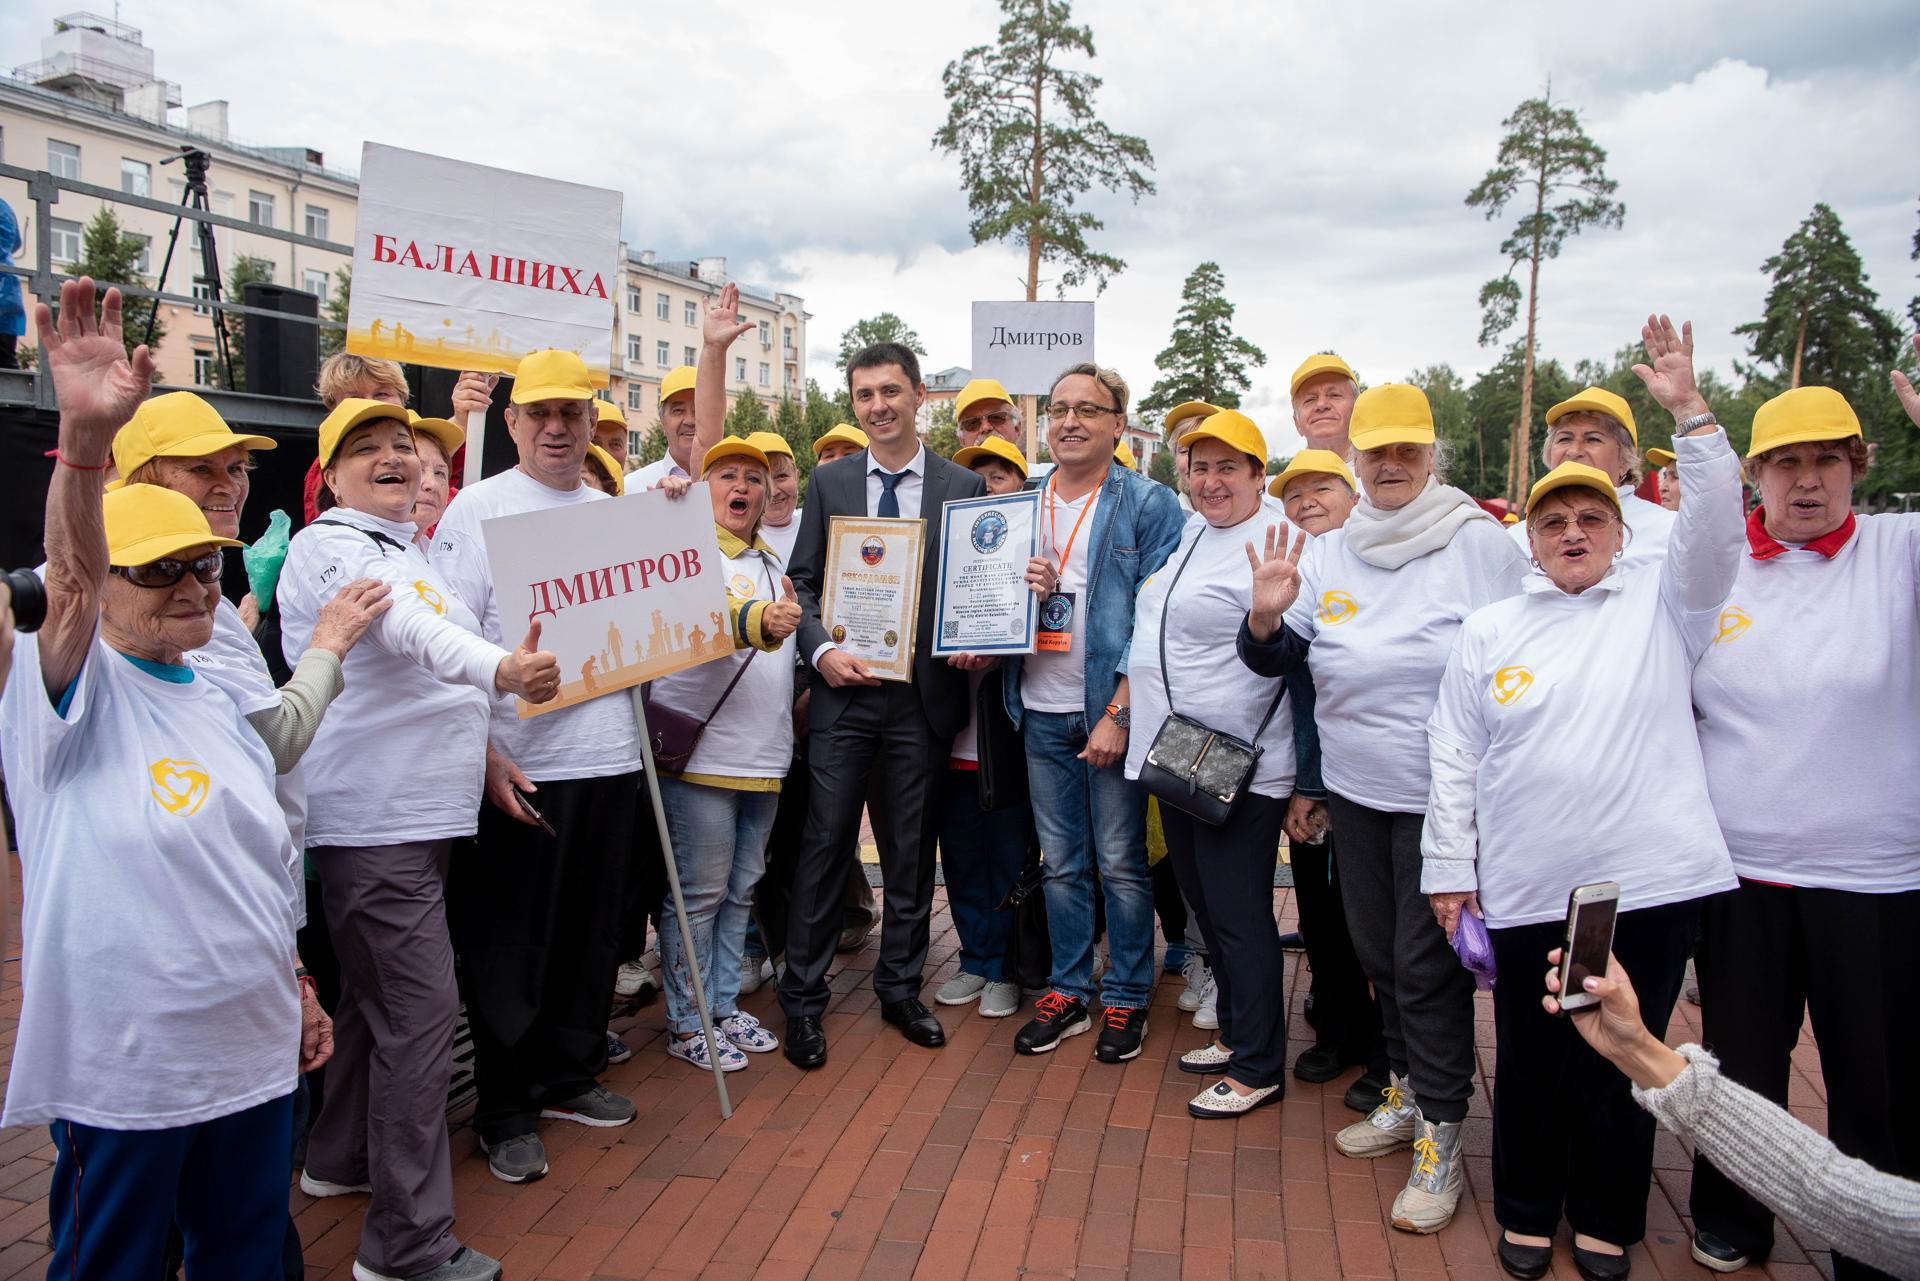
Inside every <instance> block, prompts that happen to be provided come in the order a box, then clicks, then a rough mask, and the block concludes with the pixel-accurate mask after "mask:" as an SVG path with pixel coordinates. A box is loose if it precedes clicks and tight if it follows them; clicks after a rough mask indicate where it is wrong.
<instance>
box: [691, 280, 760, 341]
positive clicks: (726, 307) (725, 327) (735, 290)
mask: <svg viewBox="0 0 1920 1281" xmlns="http://www.w3.org/2000/svg"><path fill="white" fill-rule="evenodd" d="M739 317H740V286H738V285H733V284H729V285H727V286H725V287H724V288H722V289H721V290H720V296H719V297H718V298H716V299H714V300H713V305H712V306H710V307H708V308H707V319H706V323H705V324H704V325H702V326H701V328H700V336H701V338H702V339H703V340H705V341H706V342H707V343H709V344H713V343H718V344H719V345H720V346H721V347H722V348H726V347H731V346H733V343H734V340H735V339H736V338H738V337H740V335H741V334H744V333H746V332H747V330H749V329H752V328H753V322H752V321H750V320H741V319H740V318H739Z"/></svg>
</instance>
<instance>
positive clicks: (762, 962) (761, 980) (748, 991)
mask: <svg viewBox="0 0 1920 1281" xmlns="http://www.w3.org/2000/svg"><path fill="white" fill-rule="evenodd" d="M772 978H773V961H772V960H771V959H769V958H767V957H764V956H763V957H760V958H759V959H758V960H755V959H754V958H753V957H751V956H749V957H748V958H747V964H746V967H745V968H744V969H742V970H741V971H740V995H742V996H752V995H753V994H754V993H755V992H758V991H759V990H760V989H761V988H763V987H765V986H766V985H767V983H768V982H769V981H771V980H772Z"/></svg>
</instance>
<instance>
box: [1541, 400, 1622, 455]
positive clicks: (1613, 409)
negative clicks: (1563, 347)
mask: <svg viewBox="0 0 1920 1281" xmlns="http://www.w3.org/2000/svg"><path fill="white" fill-rule="evenodd" d="M1582 412H1585V413H1589V414H1605V415H1606V416H1607V417H1609V418H1612V419H1614V420H1615V421H1617V422H1618V423H1619V424H1620V425H1621V426H1622V427H1625V428H1626V429H1627V435H1629V436H1631V437H1632V438H1633V443H1634V444H1635V445H1638V444H1639V443H1640V429H1639V428H1638V427H1636V426H1634V423H1633V406H1632V405H1629V404H1628V403H1627V398H1626V397H1625V396H1621V395H1617V394H1615V393H1613V392H1610V391H1608V390H1607V389H1606V388H1605V387H1583V388H1581V389H1580V390H1579V391H1577V392H1575V393H1574V394H1573V395H1571V396H1569V397H1567V398H1566V399H1565V400H1563V401H1561V402H1560V403H1559V404H1557V405H1555V406H1554V407H1553V408H1552V409H1549V410H1548V411H1547V426H1549V427H1551V426H1553V425H1554V424H1555V423H1557V422H1559V421H1560V420H1561V419H1562V418H1565V417H1566V416H1567V415H1568V414H1577V413H1582Z"/></svg>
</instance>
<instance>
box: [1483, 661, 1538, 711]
mask: <svg viewBox="0 0 1920 1281" xmlns="http://www.w3.org/2000/svg"><path fill="white" fill-rule="evenodd" d="M1532 688H1533V669H1532V668H1530V667H1503V668H1501V669H1500V670H1499V671H1497V672H1495V673H1494V674H1493V701H1494V702H1496V703H1498V704H1500V706H1502V707H1505V706H1507V705H1508V704H1509V703H1514V702H1517V701H1519V698H1520V696H1521V695H1522V694H1524V693H1526V692H1527V691H1528V690H1530V689H1532Z"/></svg>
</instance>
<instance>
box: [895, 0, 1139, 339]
mask: <svg viewBox="0 0 1920 1281" xmlns="http://www.w3.org/2000/svg"><path fill="white" fill-rule="evenodd" d="M1000 9H1001V12H1002V13H1004V14H1006V21H1005V22H1002V23H1001V24H1000V33H999V38H998V40H997V41H995V43H993V44H990V45H986V44H983V45H975V46H974V47H973V48H971V49H968V50H967V51H966V52H965V53H963V54H961V55H960V56H959V57H958V58H956V59H954V60H953V61H952V62H950V63H948V64H947V67H946V70H945V71H944V72H942V73H941V76H940V83H941V86H942V87H943V89H944V90H945V93H946V97H947V122H946V123H945V124H944V125H942V126H941V127H940V128H939V129H938V130H936V131H935V133H934V135H933V145H934V146H935V147H936V148H937V149H939V150H941V151H944V152H947V153H948V154H950V155H957V156H958V157H959V158H960V184H961V186H962V187H963V188H964V189H965V191H966V193H967V209H968V211H969V212H970V213H971V214H972V215H973V221H972V222H971V223H970V224H968V228H967V229H968V230H969V231H970V232H972V233H973V242H974V243H975V244H977V245H978V244H986V243H987V242H988V241H994V240H1005V241H1009V242H1012V243H1015V244H1023V245H1024V246H1025V247H1026V251H1027V300H1028V301H1029V302H1031V301H1033V300H1034V299H1036V298H1038V297H1039V296H1040V295H1039V289H1040V267H1041V264H1042V263H1047V264H1051V265H1055V266H1058V267H1059V268H1060V277H1059V281H1058V284H1057V289H1058V292H1059V293H1060V294H1061V295H1062V296H1064V295H1065V293H1066V291H1067V290H1068V289H1077V288H1079V287H1080V286H1082V285H1084V284H1086V283H1087V282H1088V281H1092V282H1093V286H1094V291H1095V292H1096V293H1098V292H1100V291H1102V290H1104V289H1105V288H1106V287H1107V281H1108V280H1109V279H1110V278H1111V277H1112V276H1114V275H1115V274H1117V273H1119V272H1120V271H1122V270H1124V269H1125V268H1126V265H1127V264H1126V263H1125V262H1123V261H1122V260H1120V259H1119V258H1116V257H1115V256H1113V255H1112V254H1107V253H1101V252H1099V251H1097V250H1095V249H1094V248H1093V246H1092V245H1090V244H1088V243H1087V234H1088V233H1089V232H1094V231H1099V230H1100V229H1101V228H1102V227H1104V226H1105V224H1104V223H1102V222H1101V221H1100V219H1098V218H1096V217H1094V215H1092V214H1091V213H1088V212H1087V211H1086V210H1084V209H1078V208H1075V204H1076V202H1077V201H1078V200H1079V199H1080V198H1081V197H1082V196H1084V195H1086V194H1087V193H1088V192H1090V191H1092V190H1093V189H1094V188H1095V187H1102V188H1104V189H1106V190H1108V191H1112V192H1118V193H1122V194H1125V195H1127V196H1129V197H1131V198H1132V199H1133V200H1134V201H1136V202H1137V201H1138V200H1139V199H1140V197H1141V196H1144V195H1151V194H1153V190H1154V187H1153V183H1152V181H1151V180H1149V179H1148V177H1147V174H1146V171H1147V170H1150V169H1152V168H1153V153H1152V151H1151V150H1149V148H1148V147H1147V143H1146V139H1144V138H1139V137H1135V136H1134V135H1132V134H1125V133H1117V132H1115V131H1114V130H1113V129H1111V128H1110V127H1108V126H1107V125H1106V124H1105V123H1104V122H1103V121H1101V120H1100V119H1098V118H1097V117H1096V116H1095V115H1094V109H1093V100H1094V96H1095V95H1096V94H1097V93H1098V92H1099V89H1100V84H1101V80H1100V77H1098V76H1096V75H1093V74H1091V73H1090V72H1086V71H1081V70H1076V69H1073V68H1070V67H1069V66H1067V65H1066V61H1067V60H1068V59H1070V58H1073V57H1075V56H1076V55H1084V56H1085V57H1086V58H1087V59H1088V60H1089V61H1091V60H1092V58H1093V57H1094V51H1093V29H1092V28H1091V27H1087V26H1084V25H1077V24H1075V23H1074V22H1073V20H1072V18H1073V11H1072V8H1071V6H1070V5H1068V4H1067V3H1066V0H1000Z"/></svg>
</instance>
